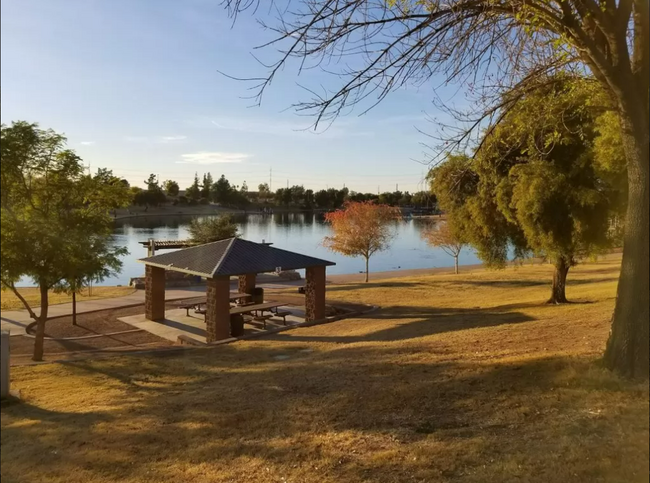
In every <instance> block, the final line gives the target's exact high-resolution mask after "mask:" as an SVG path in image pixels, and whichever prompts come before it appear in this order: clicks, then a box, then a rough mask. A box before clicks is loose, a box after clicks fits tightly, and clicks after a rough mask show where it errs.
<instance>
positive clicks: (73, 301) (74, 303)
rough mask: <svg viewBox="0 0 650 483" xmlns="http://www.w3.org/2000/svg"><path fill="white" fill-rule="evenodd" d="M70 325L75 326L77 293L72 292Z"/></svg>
mask: <svg viewBox="0 0 650 483" xmlns="http://www.w3.org/2000/svg"><path fill="white" fill-rule="evenodd" d="M75 289H76V287H75ZM72 325H77V292H72Z"/></svg>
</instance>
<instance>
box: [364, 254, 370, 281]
mask: <svg viewBox="0 0 650 483" xmlns="http://www.w3.org/2000/svg"><path fill="white" fill-rule="evenodd" d="M369 261H370V257H366V279H365V280H364V281H365V282H366V283H367V282H368V272H369V270H368V265H369Z"/></svg>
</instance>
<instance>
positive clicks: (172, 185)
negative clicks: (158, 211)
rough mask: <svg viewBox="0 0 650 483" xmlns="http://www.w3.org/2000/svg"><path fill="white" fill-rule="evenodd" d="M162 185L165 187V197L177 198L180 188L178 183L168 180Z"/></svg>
mask: <svg viewBox="0 0 650 483" xmlns="http://www.w3.org/2000/svg"><path fill="white" fill-rule="evenodd" d="M164 185H165V192H166V193H167V195H169V196H173V197H176V196H178V193H179V191H180V188H179V186H178V183H177V182H176V181H173V180H171V179H168V180H167V181H165V183H164Z"/></svg>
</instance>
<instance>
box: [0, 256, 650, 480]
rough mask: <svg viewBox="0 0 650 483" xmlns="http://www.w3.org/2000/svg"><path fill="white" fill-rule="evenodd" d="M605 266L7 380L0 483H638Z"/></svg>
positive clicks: (389, 303) (359, 293) (496, 282)
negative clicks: (612, 340) (607, 351)
mask: <svg viewBox="0 0 650 483" xmlns="http://www.w3.org/2000/svg"><path fill="white" fill-rule="evenodd" d="M618 263H619V261H618V260H616V259H608V260H606V261H601V262H599V263H594V264H590V265H588V266H582V267H580V268H577V269H576V270H575V271H574V272H573V273H572V274H571V276H570V278H571V280H572V283H571V284H570V286H569V291H568V295H569V296H570V297H571V298H572V299H573V300H576V301H580V302H581V303H576V304H572V305H567V306H561V307H555V306H545V305H540V303H541V302H543V301H544V300H546V298H547V296H548V291H549V286H548V281H549V274H550V267H548V266H535V267H524V268H520V269H517V270H512V269H510V270H508V271H507V272H501V273H495V272H481V271H476V272H473V273H466V274H461V275H459V276H453V275H451V276H432V277H420V278H410V279H399V280H397V279H393V280H390V281H387V282H384V283H382V282H381V281H377V282H374V283H372V282H371V283H370V284H367V285H366V284H362V285H352V286H332V287H330V291H329V294H328V297H329V298H331V299H341V300H350V301H363V302H369V303H376V304H378V305H381V306H382V307H384V308H382V309H381V310H378V311H376V312H373V313H371V314H368V315H366V316H364V317H361V318H357V319H348V320H342V321H339V322H335V323H332V324H327V325H320V326H315V327H310V328H301V329H296V330H292V331H288V332H285V333H280V334H276V335H274V336H270V337H267V338H266V339H259V340H251V341H245V342H239V343H236V344H231V345H227V346H222V347H219V348H215V349H208V350H200V349H198V350H189V351H184V352H182V353H180V354H176V355H168V356H165V357H162V356H146V357H145V356H129V357H119V358H112V359H106V360H87V361H79V362H71V363H67V364H50V365H43V366H38V367H20V368H15V369H14V385H15V387H16V388H20V389H21V390H22V391H23V396H24V398H25V400H24V402H23V403H20V404H15V405H11V406H7V407H3V408H2V476H3V478H5V479H4V480H3V481H21V482H43V481H48V482H65V483H74V482H90V481H92V482H114V481H124V482H185V481H197V482H203V481H219V482H221V481H223V482H227V481H232V482H265V483H266V482H319V483H320V482H324V483H329V482H337V483H340V482H410V481H418V482H467V483H479V482H481V483H482V482H488V483H489V482H493V483H497V482H499V483H500V482H544V483H546V482H548V483H564V482H568V481H571V482H585V483H587V482H589V483H592V482H603V481H607V482H643V481H648V429H649V420H648V396H649V395H648V385H647V383H645V384H634V383H630V382H625V381H621V380H619V379H617V378H616V377H615V376H613V375H611V374H610V373H608V372H606V371H604V370H603V369H601V368H600V366H599V363H598V358H599V356H600V353H601V350H602V348H603V345H604V343H605V340H606V337H607V332H608V321H609V318H610V315H611V310H612V307H613V304H614V294H615V286H616V281H615V280H616V276H617V273H618Z"/></svg>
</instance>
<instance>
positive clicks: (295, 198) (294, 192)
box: [289, 185, 305, 206]
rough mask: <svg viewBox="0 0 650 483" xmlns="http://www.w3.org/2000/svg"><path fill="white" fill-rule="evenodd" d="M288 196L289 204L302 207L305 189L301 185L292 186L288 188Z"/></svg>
mask: <svg viewBox="0 0 650 483" xmlns="http://www.w3.org/2000/svg"><path fill="white" fill-rule="evenodd" d="M289 194H290V196H291V201H290V202H291V203H293V204H294V205H296V206H302V203H303V201H304V199H305V187H304V186H302V185H293V186H292V187H291V188H289Z"/></svg>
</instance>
